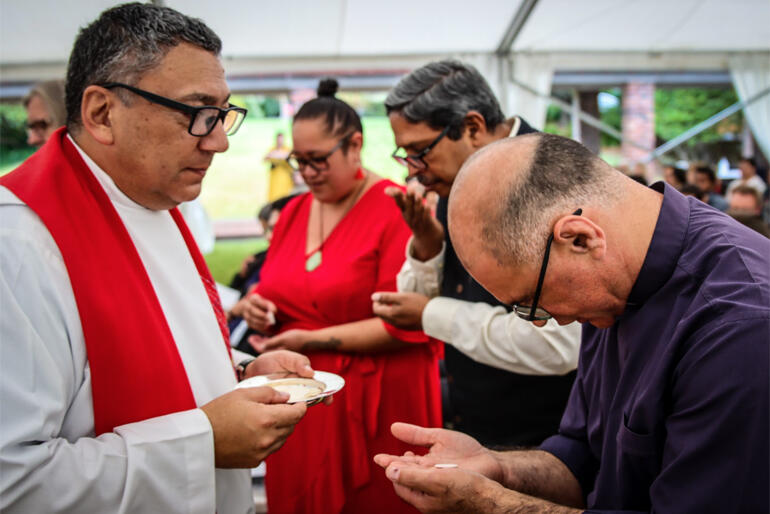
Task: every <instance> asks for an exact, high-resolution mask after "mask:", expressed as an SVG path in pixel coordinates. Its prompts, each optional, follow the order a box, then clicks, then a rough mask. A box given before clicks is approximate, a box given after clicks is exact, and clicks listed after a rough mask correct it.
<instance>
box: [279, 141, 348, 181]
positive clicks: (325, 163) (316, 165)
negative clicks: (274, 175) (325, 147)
mask: <svg viewBox="0 0 770 514" xmlns="http://www.w3.org/2000/svg"><path fill="white" fill-rule="evenodd" d="M353 134H355V131H353V132H351V133H350V134H347V135H346V136H344V137H343V138H342V139H340V140H339V141H337V144H336V145H334V146H333V147H332V149H331V150H329V151H328V152H326V153H325V154H323V155H319V156H318V157H309V158H307V159H306V158H304V157H299V156H298V155H297V154H295V153H294V152H293V151H292V152H291V153H290V154H289V156H288V157H287V158H286V162H287V163H289V166H291V168H292V169H293V170H295V171H299V172H300V173H301V172H302V170H303V169H305V168H306V167H307V166H310V167H311V168H313V170H314V171H316V172H317V173H320V172H322V171H326V170H328V169H329V157H331V156H332V154H334V152H336V151H337V150H339V149H340V148H342V145H343V144H345V142H346V141H347V140H348V139H350V136H352V135H353Z"/></svg>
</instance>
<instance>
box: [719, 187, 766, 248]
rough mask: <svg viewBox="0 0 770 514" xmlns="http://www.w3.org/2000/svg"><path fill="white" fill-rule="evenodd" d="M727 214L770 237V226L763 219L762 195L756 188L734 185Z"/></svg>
mask: <svg viewBox="0 0 770 514" xmlns="http://www.w3.org/2000/svg"><path fill="white" fill-rule="evenodd" d="M727 214H729V215H730V216H732V217H733V218H735V219H736V220H737V221H740V222H741V223H743V224H744V225H746V226H747V227H749V228H750V229H752V230H756V231H757V232H759V233H760V234H762V235H763V236H765V237H770V228H768V225H767V223H765V220H764V219H762V197H761V196H759V193H758V192H757V190H756V189H755V188H753V187H751V186H746V185H740V186H737V187H734V188H733V191H732V194H731V195H730V208H729V210H728V211H727Z"/></svg>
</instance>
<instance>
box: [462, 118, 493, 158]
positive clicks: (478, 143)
mask: <svg viewBox="0 0 770 514" xmlns="http://www.w3.org/2000/svg"><path fill="white" fill-rule="evenodd" d="M463 123H464V126H465V133H466V134H467V135H468V138H469V141H470V143H471V145H472V146H473V147H474V148H476V149H478V148H481V147H482V146H484V145H486V144H487V143H488V142H489V141H487V134H488V131H487V122H486V121H484V116H482V115H481V113H480V112H478V111H468V114H466V115H465V119H464V120H463Z"/></svg>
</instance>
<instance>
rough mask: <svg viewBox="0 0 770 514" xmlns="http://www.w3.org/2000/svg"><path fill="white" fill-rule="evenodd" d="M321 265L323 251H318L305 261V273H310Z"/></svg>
mask: <svg viewBox="0 0 770 514" xmlns="http://www.w3.org/2000/svg"><path fill="white" fill-rule="evenodd" d="M320 265H321V250H316V251H315V252H313V253H311V254H310V255H309V256H308V258H307V259H305V271H307V272H308V273H310V272H311V271H313V270H314V269H316V268H317V267H318V266H320Z"/></svg>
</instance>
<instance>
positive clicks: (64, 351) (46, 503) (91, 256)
mask: <svg viewBox="0 0 770 514" xmlns="http://www.w3.org/2000/svg"><path fill="white" fill-rule="evenodd" d="M220 49H221V42H220V40H219V38H218V37H217V36H216V34H214V33H213V32H212V31H211V30H210V29H209V28H208V27H206V25H205V24H203V23H202V22H201V21H200V20H195V19H191V18H188V17H186V16H184V15H182V14H180V13H178V12H176V11H173V10H172V9H168V8H164V7H157V6H154V5H150V4H126V5H122V6H118V7H115V8H112V9H110V10H108V11H105V12H104V13H102V15H101V16H100V17H99V19H97V20H96V21H95V22H93V23H92V24H91V25H89V26H88V27H86V28H84V29H82V30H81V32H80V34H79V36H78V39H77V40H76V42H75V45H74V47H73V52H72V56H71V58H70V63H69V68H68V80H67V110H68V114H67V127H66V130H65V129H60V130H59V131H57V132H56V133H55V134H54V135H53V136H52V137H51V138H50V140H49V142H48V143H47V144H46V145H45V146H44V147H43V148H41V149H40V150H39V151H38V152H37V153H36V154H35V155H33V156H32V157H31V158H30V159H28V161H26V162H25V163H24V164H23V165H22V166H21V167H20V168H19V169H17V170H15V171H14V172H12V173H10V174H9V175H6V176H4V177H2V178H0V511H2V512H9V513H11V512H148V513H158V512H163V513H171V512H191V513H192V512H194V513H197V512H201V513H213V512H218V513H219V514H228V513H245V512H253V510H254V503H253V500H252V496H251V481H250V474H249V471H248V469H247V468H250V467H253V466H256V465H257V464H258V463H259V462H260V461H261V460H263V459H264V458H265V457H266V456H267V455H268V454H269V453H272V452H273V451H275V450H277V449H278V448H280V446H281V445H282V444H283V441H284V440H285V439H286V437H288V436H289V434H290V433H291V431H292V429H293V426H294V424H296V423H297V422H298V421H299V420H300V419H301V417H302V416H303V415H304V413H305V409H306V407H305V405H304V404H302V403H300V404H295V405H288V404H286V403H285V402H286V400H287V396H286V395H284V394H281V393H277V392H275V391H273V390H272V389H268V388H250V389H238V390H233V388H234V387H235V385H236V382H237V379H239V378H245V377H248V376H252V375H256V374H264V373H271V372H275V371H282V370H287V371H292V372H295V373H298V374H300V375H303V376H310V375H312V370H311V369H310V367H309V365H308V364H309V361H308V360H307V359H306V358H305V357H304V356H301V355H298V354H293V353H291V352H275V353H273V354H267V355H263V356H261V357H259V358H257V359H256V360H251V361H244V362H239V363H238V366H234V361H233V358H232V357H231V355H230V353H229V345H228V344H227V340H226V328H225V327H224V325H223V323H224V318H223V313H222V310H221V305H220V304H219V298H218V296H217V295H216V294H215V293H212V290H213V288H212V287H211V285H212V282H211V277H210V274H209V272H208V269H207V268H206V266H205V263H204V262H203V260H202V257H201V255H200V252H199V251H198V249H197V247H196V246H195V243H194V241H193V239H192V236H191V235H190V233H189V230H187V227H186V226H185V224H184V221H183V220H182V217H181V215H180V214H179V213H178V212H177V210H176V209H175V207H176V206H177V205H178V204H179V203H181V202H183V201H189V200H192V199H194V198H195V197H197V195H198V193H199V192H200V187H201V182H202V180H203V177H204V176H205V173H206V170H207V168H208V167H209V164H210V163H211V159H212V158H213V156H214V154H215V153H217V152H222V151H224V150H226V149H227V145H228V142H227V136H228V135H230V134H232V133H234V132H235V130H237V128H238V126H239V125H240V122H241V121H242V119H243V116H245V110H244V109H240V108H237V107H235V106H232V105H230V104H229V102H228V99H229V90H228V88H227V84H226V82H225V79H224V72H223V69H222V66H221V63H220V60H219V52H220Z"/></svg>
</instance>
